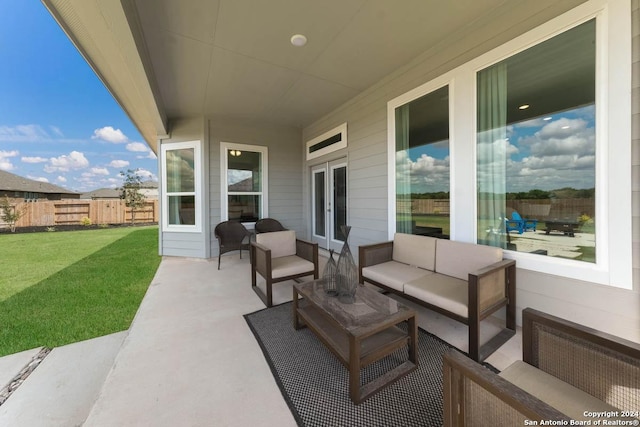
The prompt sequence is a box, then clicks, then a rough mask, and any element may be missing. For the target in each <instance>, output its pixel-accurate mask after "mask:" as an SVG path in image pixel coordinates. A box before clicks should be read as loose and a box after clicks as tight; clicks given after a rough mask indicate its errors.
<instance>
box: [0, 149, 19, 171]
mask: <svg viewBox="0 0 640 427" xmlns="http://www.w3.org/2000/svg"><path fill="white" fill-rule="evenodd" d="M19 154H20V152H19V151H18V150H12V151H0V170H3V171H10V170H13V169H15V166H13V163H11V160H9V158H11V157H16V156H18V155H19Z"/></svg>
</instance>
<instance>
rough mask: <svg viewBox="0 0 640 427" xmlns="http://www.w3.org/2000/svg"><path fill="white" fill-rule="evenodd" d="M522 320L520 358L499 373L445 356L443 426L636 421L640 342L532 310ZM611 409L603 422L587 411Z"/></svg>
mask: <svg viewBox="0 0 640 427" xmlns="http://www.w3.org/2000/svg"><path fill="white" fill-rule="evenodd" d="M522 315H523V326H522V331H523V349H522V351H523V360H522V361H516V362H514V363H513V364H512V365H510V366H509V367H508V368H507V369H505V370H504V371H502V372H501V373H500V374H495V373H494V372H492V371H490V370H489V369H487V368H486V367H484V366H482V365H480V364H478V363H476V362H474V361H472V360H471V359H468V358H467V357H465V356H464V355H462V354H460V353H459V352H456V351H450V352H449V353H447V354H445V356H444V360H443V365H444V366H443V371H444V420H445V426H473V425H478V426H480V425H482V426H484V425H491V426H505V427H506V426H515V425H527V424H525V420H531V421H537V422H538V423H539V424H537V425H541V424H540V421H542V420H545V421H547V422H548V421H549V420H557V421H566V422H567V424H556V425H569V424H570V423H571V421H570V420H584V421H586V422H589V421H591V422H593V421H594V420H596V419H600V420H604V419H605V418H606V419H607V420H609V421H614V420H615V419H618V418H622V419H628V418H625V416H629V415H630V416H631V417H635V416H637V414H638V411H640V344H638V343H634V342H631V341H627V340H624V339H621V338H618V337H614V336H612V335H609V334H606V333H603V332H599V331H596V330H594V329H591V328H587V327H585V326H582V325H578V324H576V323H573V322H569V321H567V320H563V319H560V318H557V317H555V316H551V315H548V314H545V313H542V312H539V311H537V310H533V309H530V308H527V309H525V310H524V311H523V313H522ZM607 411H609V412H610V414H609V416H606V417H600V418H598V417H597V416H596V417H594V416H593V415H592V414H589V413H588V412H591V413H599V412H607ZM625 411H626V412H630V414H628V413H627V414H625ZM613 412H617V414H611V413H613ZM634 413H635V414H634ZM529 425H534V424H533V423H532V424H529ZM585 425H590V424H585ZM621 425H622V424H621Z"/></svg>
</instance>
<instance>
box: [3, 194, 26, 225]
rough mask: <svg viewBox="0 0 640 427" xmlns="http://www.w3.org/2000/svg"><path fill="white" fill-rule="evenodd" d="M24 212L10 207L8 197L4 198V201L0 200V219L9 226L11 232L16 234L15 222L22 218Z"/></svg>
mask: <svg viewBox="0 0 640 427" xmlns="http://www.w3.org/2000/svg"><path fill="white" fill-rule="evenodd" d="M23 214H24V211H19V210H17V209H16V208H15V206H11V202H10V201H9V196H4V199H2V200H0V219H2V221H4V222H6V223H7V224H9V227H10V228H11V232H12V233H15V232H16V222H18V220H19V219H20V218H21V217H22V215H23Z"/></svg>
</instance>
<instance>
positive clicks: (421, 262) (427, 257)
mask: <svg viewBox="0 0 640 427" xmlns="http://www.w3.org/2000/svg"><path fill="white" fill-rule="evenodd" d="M436 240H438V239H436V238H435V237H427V236H416V235H413V234H404V233H396V234H395V235H394V238H393V255H392V256H393V260H394V261H398V262H402V263H405V264H409V265H413V266H416V267H420V268H424V269H426V270H431V271H433V270H434V269H435V259H436Z"/></svg>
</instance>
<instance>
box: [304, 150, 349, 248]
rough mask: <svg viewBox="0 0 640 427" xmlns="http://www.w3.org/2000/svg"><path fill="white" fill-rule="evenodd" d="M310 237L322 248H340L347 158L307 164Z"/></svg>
mask: <svg viewBox="0 0 640 427" xmlns="http://www.w3.org/2000/svg"><path fill="white" fill-rule="evenodd" d="M311 217H312V218H311V239H312V241H313V242H316V243H318V246H320V247H321V248H324V249H335V250H336V251H339V250H340V249H342V244H343V243H344V233H343V232H342V228H341V227H342V226H343V225H346V224H347V160H346V159H339V160H334V161H332V162H328V163H323V164H320V165H316V166H313V167H312V168H311Z"/></svg>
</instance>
